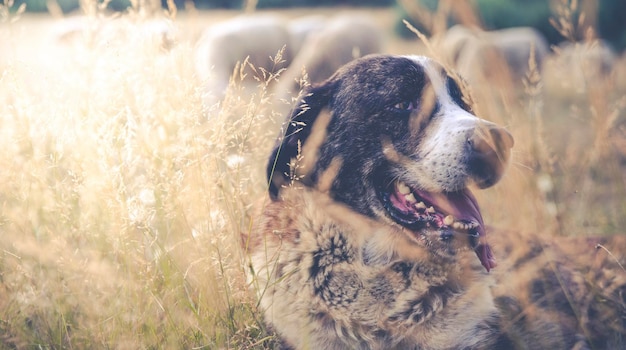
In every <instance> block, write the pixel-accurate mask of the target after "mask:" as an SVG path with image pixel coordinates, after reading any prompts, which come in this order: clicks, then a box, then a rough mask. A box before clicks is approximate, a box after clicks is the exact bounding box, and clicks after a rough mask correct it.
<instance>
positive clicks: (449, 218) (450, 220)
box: [443, 215, 454, 226]
mask: <svg viewBox="0 0 626 350" xmlns="http://www.w3.org/2000/svg"><path fill="white" fill-rule="evenodd" d="M453 223H454V216H452V215H448V216H446V217H445V218H443V224H444V225H446V226H450V225H452V224H453Z"/></svg>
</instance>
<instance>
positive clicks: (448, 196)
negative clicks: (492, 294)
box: [417, 189, 496, 272]
mask: <svg viewBox="0 0 626 350" xmlns="http://www.w3.org/2000/svg"><path fill="white" fill-rule="evenodd" d="M417 194H418V195H419V196H420V197H422V198H424V199H425V200H426V201H427V202H429V203H431V204H432V205H434V206H435V208H437V209H438V210H437V211H439V212H443V213H447V214H451V215H452V216H454V217H455V218H456V219H457V220H465V221H471V222H477V223H478V224H479V226H478V228H476V230H477V231H478V245H477V246H476V248H475V249H474V251H475V252H476V255H478V259H480V263H481V264H482V265H483V266H484V267H485V269H487V272H489V271H490V270H491V269H492V268H494V267H496V259H495V257H494V256H493V253H492V251H491V248H490V247H489V244H487V242H486V232H485V224H484V222H483V217H482V215H481V214H480V209H479V208H478V203H477V202H476V198H475V197H474V195H473V194H472V192H470V191H469V190H468V189H464V190H462V191H458V192H451V193H429V192H421V191H418V192H417Z"/></svg>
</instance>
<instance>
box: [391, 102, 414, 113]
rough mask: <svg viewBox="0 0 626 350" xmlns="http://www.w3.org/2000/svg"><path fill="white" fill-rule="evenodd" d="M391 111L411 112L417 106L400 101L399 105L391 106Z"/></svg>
mask: <svg viewBox="0 0 626 350" xmlns="http://www.w3.org/2000/svg"><path fill="white" fill-rule="evenodd" d="M391 109H394V110H397V111H412V110H415V109H417V104H416V103H415V102H413V101H402V102H400V103H396V104H395V105H393V107H392V108H391Z"/></svg>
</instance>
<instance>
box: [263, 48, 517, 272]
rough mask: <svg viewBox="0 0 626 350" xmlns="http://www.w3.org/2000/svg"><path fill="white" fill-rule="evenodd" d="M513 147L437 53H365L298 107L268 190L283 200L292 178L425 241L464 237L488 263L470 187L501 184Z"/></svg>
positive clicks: (491, 263) (489, 264) (271, 165)
mask: <svg viewBox="0 0 626 350" xmlns="http://www.w3.org/2000/svg"><path fill="white" fill-rule="evenodd" d="M512 146H513V137H512V136H511V135H510V134H509V133H508V132H507V131H505V130H504V129H502V128H500V127H497V126H496V125H495V124H493V123H490V122H487V121H485V120H482V119H479V118H478V117H476V116H475V115H474V114H473V113H472V110H471V108H470V106H469V105H468V102H467V101H466V99H465V98H464V95H463V92H462V89H461V88H460V87H459V85H458V83H457V81H456V80H455V79H454V78H453V77H452V76H450V75H449V74H448V73H447V72H446V70H445V69H443V67H442V66H440V65H439V64H437V63H436V62H434V61H433V60H431V59H428V58H426V57H420V56H385V55H375V56H367V57H364V58H362V59H359V60H355V61H353V62H351V63H349V64H347V65H346V66H344V67H342V68H341V69H340V70H339V71H337V73H335V74H334V75H333V76H332V77H331V78H329V79H328V80H327V81H326V82H324V83H322V84H320V85H318V86H315V87H313V88H312V89H311V90H310V91H309V93H308V94H307V95H306V97H305V98H304V104H302V105H301V106H300V107H299V108H296V109H295V110H294V112H293V113H292V115H291V116H290V119H289V124H288V126H287V129H286V133H285V136H284V137H283V138H281V140H279V143H278V145H277V146H276V148H275V149H274V152H273V154H272V156H271V157H270V159H269V164H268V168H267V174H268V180H269V192H270V196H271V197H272V199H273V200H279V199H280V192H281V190H282V189H283V188H284V187H285V186H289V184H293V183H294V182H295V183H301V184H304V185H305V186H308V187H312V188H317V189H318V190H322V191H328V192H329V194H330V196H331V197H332V198H333V199H335V200H337V201H339V202H342V203H344V204H345V205H347V206H349V207H350V208H352V209H353V210H355V211H357V212H359V213H361V214H364V215H367V216H369V217H371V218H374V219H376V220H379V221H380V220H383V221H385V222H388V223H389V224H391V225H399V226H400V227H402V228H403V231H404V232H407V234H408V235H409V236H410V237H411V239H414V240H416V241H417V242H421V243H422V244H423V243H424V242H425V243H426V244H429V242H431V243H432V242H434V241H437V244H439V245H441V244H447V243H448V242H451V241H454V240H458V238H459V237H464V238H465V239H466V242H469V245H470V246H471V247H472V248H473V249H474V250H475V251H476V253H477V255H478V257H479V259H480V261H481V263H482V264H483V266H485V268H486V269H487V270H489V269H491V268H492V267H493V266H495V260H494V259H493V256H492V254H491V251H490V248H489V246H488V245H487V244H486V242H485V240H484V237H485V229H484V224H483V220H482V216H481V213H480V211H479V208H478V205H477V203H476V200H475V198H474V196H473V195H472V193H471V192H470V191H469V190H468V186H469V185H471V184H473V185H475V186H477V187H479V188H486V187H489V186H492V185H493V184H495V183H496V182H497V181H498V180H499V179H500V178H501V177H502V175H503V173H504V170H505V168H506V166H507V163H508V159H509V156H510V149H511V147H512Z"/></svg>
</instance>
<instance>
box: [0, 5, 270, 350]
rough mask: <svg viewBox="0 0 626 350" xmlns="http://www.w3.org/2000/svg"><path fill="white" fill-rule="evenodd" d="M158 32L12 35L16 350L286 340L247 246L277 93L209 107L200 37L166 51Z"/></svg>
mask: <svg viewBox="0 0 626 350" xmlns="http://www.w3.org/2000/svg"><path fill="white" fill-rule="evenodd" d="M151 21H152V20H150V19H146V18H143V17H142V16H140V15H139V13H138V12H131V13H129V14H126V15H125V16H123V18H111V17H109V16H107V15H105V14H103V13H100V12H98V13H95V14H94V15H93V16H91V17H89V18H87V21H86V22H85V23H84V26H83V27H80V29H79V32H78V33H74V34H73V35H70V36H69V37H66V36H64V37H63V38H62V39H59V38H58V37H55V36H54V35H45V34H41V36H40V37H37V38H34V37H32V34H31V33H32V31H33V30H36V28H38V29H43V30H44V31H41V32H39V33H45V30H48V32H49V33H53V34H54V33H56V31H55V30H50V29H52V28H55V25H56V23H52V22H50V20H47V19H41V18H31V17H28V18H22V19H21V20H18V21H16V22H15V23H12V24H8V23H6V24H2V25H1V27H0V35H1V37H2V40H4V42H5V43H7V44H6V45H7V47H4V48H3V55H4V54H5V53H8V55H7V56H5V57H3V58H2V61H0V148H2V150H3V151H2V152H0V169H2V170H1V171H0V184H1V185H0V207H1V210H0V213H1V214H0V232H1V236H0V237H1V238H0V348H19V349H22V348H37V347H43V348H65V349H71V348H83V349H84V348H133V349H139V348H185V349H194V348H195V349H200V348H233V349H240V348H241V349H243V348H264V347H266V346H269V345H268V344H271V342H272V339H271V337H268V336H267V333H266V330H265V329H264V326H263V324H262V322H261V319H260V316H259V313H258V312H257V310H256V301H255V300H254V299H253V298H252V294H251V293H250V292H249V288H248V287H247V282H246V280H245V275H244V264H243V261H244V260H243V257H242V256H241V254H240V250H239V248H238V247H239V233H240V232H242V231H245V230H248V227H249V224H250V214H249V210H250V205H251V203H252V202H253V201H254V200H255V199H256V198H259V197H260V196H261V195H262V193H263V190H264V178H263V176H261V175H262V174H263V171H262V169H261V166H262V163H263V162H264V158H265V155H266V154H267V152H268V149H269V147H270V146H271V145H272V142H273V138H274V137H275V135H276V133H277V130H273V129H271V128H269V127H264V125H265V124H267V123H268V122H271V120H272V119H273V118H275V117H274V116H272V112H271V110H270V109H268V108H267V105H268V104H267V102H266V101H267V100H268V93H269V91H268V89H266V88H265V86H264V83H262V82H260V83H259V85H260V87H259V88H251V87H248V91H246V93H243V92H242V91H238V90H241V89H242V88H243V87H235V88H233V93H232V94H231V95H230V96H229V97H227V100H226V101H225V102H224V106H223V107H222V108H216V107H215V106H207V107H204V106H203V103H202V93H201V91H202V89H201V84H202V82H200V81H198V80H197V79H196V78H195V75H194V71H193V70H192V66H193V65H192V64H191V57H192V56H193V55H192V51H193V45H192V43H191V41H190V40H187V39H188V38H186V37H184V36H183V37H182V38H181V39H180V40H179V41H178V42H177V43H176V44H175V45H174V46H172V47H169V48H166V47H163V42H162V39H163V38H162V35H161V33H160V32H158V33H156V34H155V33H153V32H151V31H150V30H149V29H146V28H150V26H151V23H152V22H151ZM163 23H166V24H167V26H171V29H175V28H176V27H177V24H176V23H173V22H170V21H165V22H163ZM144 29H146V30H144ZM4 49H6V51H5V50H4ZM259 75H260V77H261V79H266V80H269V79H270V77H267V76H266V77H263V74H262V73H259ZM238 79H239V78H238V77H237V78H235V79H234V80H235V81H237V80H238Z"/></svg>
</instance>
